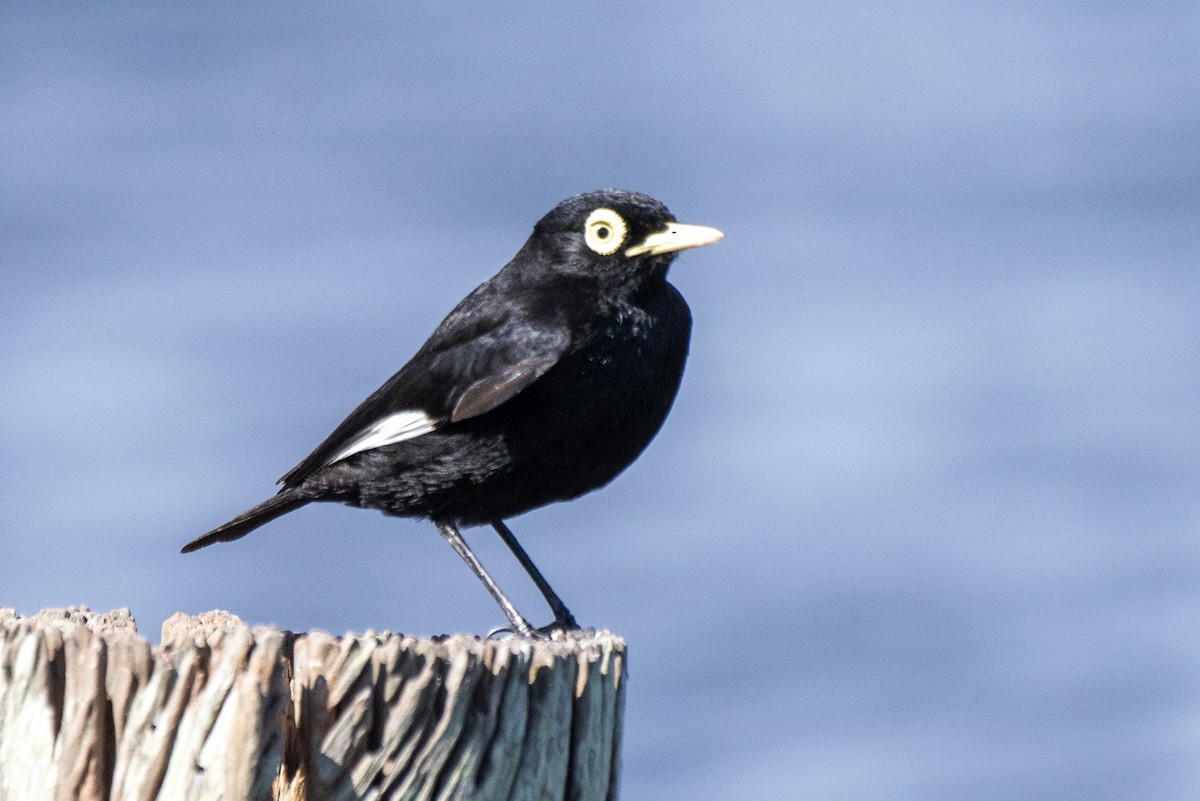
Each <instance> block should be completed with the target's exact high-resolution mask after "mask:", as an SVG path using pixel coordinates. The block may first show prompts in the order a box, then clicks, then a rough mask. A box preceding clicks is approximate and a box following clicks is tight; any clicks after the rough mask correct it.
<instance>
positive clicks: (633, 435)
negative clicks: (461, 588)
mask: <svg viewBox="0 0 1200 801" xmlns="http://www.w3.org/2000/svg"><path fill="white" fill-rule="evenodd" d="M722 236H723V234H722V233H721V232H720V231H718V230H716V229H714V228H705V227H702V226H695V225H683V224H680V223H677V222H675V218H674V217H673V216H672V215H671V213H670V212H669V211H668V210H667V208H666V206H664V205H663V204H662V203H659V202H658V201H657V200H655V199H654V198H652V197H649V196H647V195H643V194H639V193H636V192H626V191H622V190H617V189H603V190H600V191H596V192H588V193H585V194H582V195H577V196H576V197H573V198H570V199H568V200H565V201H563V202H562V203H560V204H558V205H557V206H556V207H555V208H554V209H553V210H552V211H551V212H550V213H549V214H547V215H546V216H545V217H543V218H542V219H541V220H540V221H539V222H538V223H537V225H536V226H534V229H533V234H532V235H531V236H530V237H529V239H528V241H526V243H525V244H524V246H522V248H521V249H520V251H518V252H517V255H516V256H514V257H513V259H512V261H510V262H509V263H508V264H507V265H505V267H504V269H502V270H501V271H500V272H499V273H497V274H496V275H495V276H493V277H492V278H490V279H489V280H487V281H485V282H484V283H483V284H482V285H480V286H479V287H478V288H477V289H475V291H473V292H472V293H471V294H469V295H467V297H466V298H465V299H463V301H462V302H461V303H459V304H458V306H457V307H455V309H454V311H452V312H450V314H449V315H448V316H447V317H446V319H445V320H443V321H442V323H441V325H439V326H438V327H437V329H436V330H435V331H434V332H433V335H432V336H430V337H429V340H428V341H427V342H426V343H425V344H424V345H422V346H421V349H420V350H418V351H417V353H416V355H415V356H413V358H412V360H411V361H409V362H408V364H406V365H404V367H402V368H401V369H400V372H398V373H396V374H395V375H394V376H392V377H391V378H390V379H389V380H388V381H387V383H385V384H384V385H383V386H382V387H380V388H379V389H378V390H376V391H375V392H374V393H373V394H372V395H371V396H370V397H369V398H367V399H366V400H365V401H363V403H362V405H360V406H359V407H358V408H357V409H355V410H354V411H353V412H351V414H350V416H349V417H347V418H346V419H345V421H344V422H342V424H341V425H339V426H338V427H337V428H336V429H334V431H333V433H332V434H330V435H329V436H328V437H327V438H326V439H325V441H324V442H322V443H321V444H320V445H318V446H317V449H316V450H314V451H313V452H312V453H311V454H310V455H309V456H308V457H307V458H306V459H305V460H304V461H302V462H300V464H298V465H296V467H294V468H292V469H291V470H290V471H289V472H288V473H287V474H286V475H285V476H284V477H283V478H281V479H280V480H279V483H280V484H282V485H283V486H282V488H281V489H280V490H279V492H278V494H276V495H275V496H274V497H272V498H270V499H268V500H266V501H264V502H263V503H260V504H259V505H258V506H255V507H254V508H252V509H250V510H248V511H246V512H244V513H243V514H241V515H239V516H238V517H235V518H234V519H233V520H230V521H229V522H228V523H225V524H224V525H222V526H218V527H217V528H215V529H213V530H212V531H210V532H209V533H208V534H205V535H204V536H203V537H200V538H199V539H196V540H193V541H192V542H189V543H188V544H187V545H185V546H184V547H183V551H184V553H187V552H189V551H194V550H197V549H199V548H203V547H205V546H206V545H211V544H213V543H215V542H228V541H229V540H235V539H238V538H239V537H244V536H245V535H246V534H249V533H250V532H251V531H253V530H254V529H256V528H258V527H259V526H261V525H263V524H264V523H266V522H268V521H270V520H273V519H275V518H276V517H279V516H280V515H283V514H286V513H287V512H290V511H292V510H294V509H298V508H299V507H301V506H304V505H305V504H308V503H311V502H313V501H337V502H340V503H345V504H349V505H351V506H358V507H362V508H365V509H378V510H379V511H381V512H383V513H384V514H388V515H398V516H404V517H427V518H429V519H430V520H432V521H433V523H434V524H435V525H436V526H437V529H438V532H439V533H440V534H441V535H442V537H444V538H445V539H446V541H447V542H449V543H450V545H451V546H453V547H454V549H455V551H457V552H458V554H459V556H461V557H462V558H463V560H465V561H466V562H467V564H468V565H469V566H470V568H471V570H472V571H474V573H475V574H476V576H478V577H479V579H480V581H482V582H483V583H484V585H485V586H486V587H487V589H488V591H489V592H491V594H492V596H493V597H494V598H495V599H496V601H497V603H499V604H500V607H501V608H502V609H503V610H504V613H505V615H506V616H507V617H508V619H509V622H510V623H511V625H512V628H513V629H514V630H516V631H517V632H519V633H520V634H522V635H524V636H536V632H535V631H534V630H533V628H532V627H531V626H530V625H529V623H528V622H527V621H526V620H525V618H523V617H521V615H520V614H519V613H518V612H517V610H516V608H515V607H514V606H513V604H512V603H511V602H509V600H508V599H507V598H506V597H505V596H504V594H503V593H502V592H501V591H500V588H499V587H497V586H496V583H495V582H494V581H493V580H492V579H491V577H490V576H489V575H488V574H487V572H486V571H485V570H484V569H483V566H482V565H481V564H480V563H479V560H478V559H476V558H475V555H474V554H473V553H472V552H471V550H470V549H469V548H468V547H467V544H466V542H464V540H463V538H462V536H461V534H459V531H458V527H459V526H470V525H479V524H491V525H492V526H493V527H494V528H495V529H496V531H497V533H499V534H500V536H501V537H502V538H503V539H504V541H505V543H506V544H507V545H508V546H509V548H510V549H511V550H512V551H513V554H514V555H515V556H516V557H517V559H518V560H519V561H520V562H521V565H522V566H523V567H524V568H525V570H526V571H527V572H528V573H529V575H530V577H531V578H532V579H533V581H534V582H535V583H536V584H537V586H538V589H539V590H540V591H541V593H542V595H543V596H544V597H545V599H546V601H547V603H549V605H550V607H551V610H552V611H553V612H554V626H555V627H559V628H578V626H577V625H576V623H575V619H574V617H573V616H572V615H571V613H570V612H569V611H568V610H567V608H566V606H565V605H564V604H563V603H562V601H561V600H559V598H558V596H557V595H556V594H555V593H554V591H553V590H552V589H551V588H550V585H549V584H548V583H547V582H546V580H545V579H544V578H542V576H541V574H540V573H539V572H538V570H537V568H536V567H535V566H534V564H533V562H532V561H531V560H530V559H529V557H528V555H526V553H525V551H524V550H523V549H522V548H521V546H520V544H519V543H518V542H517V540H516V538H515V537H513V535H512V532H511V531H509V529H508V527H507V526H505V525H504V523H503V520H504V518H507V517H511V516H513V515H517V514H520V513H522V512H525V511H528V510H530V509H533V508H535V507H538V506H543V505H545V504H548V503H551V502H553V501H563V500H568V499H570V498H575V497H578V496H580V495H582V494H584V493H585V492H589V491H591V490H594V489H597V488H598V487H602V486H604V485H605V484H607V483H608V482H609V481H611V480H612V479H613V478H615V477H616V476H617V474H618V473H620V472H621V471H622V470H624V469H625V468H626V467H627V466H628V465H629V464H630V463H631V462H632V461H633V460H634V459H635V458H637V456H638V454H640V453H641V452H642V450H643V449H644V448H645V447H646V445H647V444H649V442H650V440H651V439H652V438H653V437H654V435H655V434H656V433H657V432H658V429H659V427H660V426H661V425H662V422H663V420H664V419H665V418H666V415H667V412H668V410H669V409H670V408H671V403H672V402H673V401H674V399H675V393H676V391H677V390H678V389H679V381H680V378H681V376H682V374H683V365H684V361H685V360H686V358H687V351H688V339H689V337H690V334H691V325H692V322H691V313H690V312H689V310H688V307H687V304H686V303H685V302H684V300H683V298H682V296H680V294H679V292H678V291H677V290H676V289H675V287H673V286H671V284H669V283H668V282H667V268H668V267H670V265H671V262H672V261H673V260H674V259H675V254H676V252H678V251H680V250H685V249H687V248H694V247H700V246H702V245H708V244H711V243H713V242H716V241H718V240H719V239H721V238H722Z"/></svg>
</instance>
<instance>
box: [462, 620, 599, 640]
mask: <svg viewBox="0 0 1200 801" xmlns="http://www.w3.org/2000/svg"><path fill="white" fill-rule="evenodd" d="M579 630H580V626H579V624H578V623H576V622H575V618H574V617H573V616H570V615H568V616H567V618H566V620H556V621H554V622H553V623H548V624H546V625H545V626H539V627H538V628H536V629H534V628H531V629H529V630H528V631H520V630H516V629H514V628H513V627H512V626H497V627H496V628H494V629H492V630H491V631H489V632H488V633H487V636H486V637H484V639H485V640H492V639H502V638H505V637H524V638H525V639H527V640H558V639H562V636H561V635H562V634H563V633H565V632H568V631H579ZM555 634H559V635H560V636H557V637H556V636H555Z"/></svg>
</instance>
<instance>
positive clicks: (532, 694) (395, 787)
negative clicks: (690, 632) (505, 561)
mask: <svg viewBox="0 0 1200 801" xmlns="http://www.w3.org/2000/svg"><path fill="white" fill-rule="evenodd" d="M624 692H625V644H624V642H623V641H622V640H621V639H620V638H618V637H615V636H613V635H612V634H610V633H608V632H591V631H586V632H577V633H574V634H570V635H567V636H564V637H562V638H561V639H558V640H554V641H549V642H530V641H526V640H521V639H503V640H481V639H478V638H474V637H466V636H454V637H445V638H435V639H431V640H414V639H412V638H410V637H405V636H403V635H399V634H390V633H386V632H385V633H382V634H375V633H373V632H368V633H366V634H364V635H362V636H345V637H332V636H330V635H327V634H324V633H321V632H311V633H308V634H292V633H290V632H286V631H279V630H277V629H272V628H265V627H261V628H254V629H250V628H248V627H246V626H245V625H244V624H243V623H242V622H241V621H240V620H238V619H237V618H236V617H234V616H233V615H230V614H228V613H224V612H209V613H206V614H204V615H200V616H198V617H186V616H184V615H175V616H174V617H172V618H171V619H170V620H168V621H167V622H166V623H165V624H163V635H162V644H161V645H159V646H157V647H152V646H151V645H150V644H149V643H148V642H147V641H146V640H145V639H144V638H143V637H141V636H140V635H139V634H138V633H137V629H136V626H135V624H134V621H133V618H132V617H131V616H130V614H129V612H128V610H116V611H113V612H110V613H107V614H101V613H95V612H91V611H89V610H88V609H87V608H86V607H83V608H79V609H75V608H71V609H58V610H45V611H43V612H41V613H39V614H38V615H36V616H34V617H31V618H22V617H19V616H17V615H15V614H13V612H12V611H11V610H6V609H0V801H42V799H47V800H49V799H54V800H55V801H58V800H60V799H83V800H85V801H93V800H95V801H99V800H100V799H103V800H104V801H108V800H109V799H113V800H114V801H117V800H120V801H150V800H151V799H162V801H190V800H191V799H195V800H196V801H201V800H202V799H203V800H207V799H223V800H224V801H241V799H288V800H289V801H300V800H301V799H304V800H306V801H324V800H325V799H336V800H337V801H351V800H354V801H366V800H367V799H380V800H382V799H489V800H491V799H510V798H511V799H612V798H615V797H616V793H617V783H618V777H619V771H620V761H619V756H620V746H621V716H622V711H623V703H624Z"/></svg>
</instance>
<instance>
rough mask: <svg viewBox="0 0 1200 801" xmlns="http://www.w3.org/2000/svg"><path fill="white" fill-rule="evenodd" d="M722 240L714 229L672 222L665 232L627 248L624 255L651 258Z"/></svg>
mask: <svg viewBox="0 0 1200 801" xmlns="http://www.w3.org/2000/svg"><path fill="white" fill-rule="evenodd" d="M724 238H725V234H723V233H721V232H720V231H718V230H717V229H716V228H709V227H707V226H704V225H684V224H683V223H676V222H673V223H669V224H668V225H667V228H666V230H665V231H658V232H657V233H653V234H650V235H649V236H647V237H646V238H645V239H643V240H642V241H641V243H640V244H637V245H634V246H632V247H630V248H628V249H627V250H626V251H625V255H626V256H630V257H632V256H642V255H645V254H647V253H648V254H650V255H651V256H657V255H659V254H661V253H674V252H675V251H677V250H687V249H688V248H699V247H704V246H705V245H711V244H712V243H713V242H720V241H721V240H722V239H724Z"/></svg>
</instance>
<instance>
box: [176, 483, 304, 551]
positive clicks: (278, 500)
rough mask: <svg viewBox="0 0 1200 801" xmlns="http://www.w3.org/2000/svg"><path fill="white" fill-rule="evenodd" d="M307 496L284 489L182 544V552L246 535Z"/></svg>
mask: <svg viewBox="0 0 1200 801" xmlns="http://www.w3.org/2000/svg"><path fill="white" fill-rule="evenodd" d="M309 500H310V499H309V498H303V497H300V496H299V495H298V494H297V493H295V492H294V491H292V490H290V489H285V490H283V491H282V492H280V493H279V494H278V495H275V496H273V497H271V498H268V499H267V500H265V501H263V502H262V503H260V504H259V505H258V506H255V507H254V508H252V509H247V510H246V511H244V512H242V513H241V514H240V515H238V516H237V517H235V518H233V519H232V520H230V521H229V522H228V523H224V524H222V525H220V526H217V527H216V528H214V529H213V530H212V531H210V532H208V533H207V534H205V535H204V536H203V537H197V538H196V539H194V540H192V541H191V542H189V543H188V544H187V545H185V546H183V549H182V551H181V552H182V553H191V552H192V551H198V550H200V549H201V548H204V547H206V546H208V545H212V544H213V543H215V542H230V541H231V540H236V539H239V538H241V537H244V536H246V535H247V534H249V533H250V532H251V531H254V529H256V528H258V527H259V526H261V525H263V524H264V523H269V522H271V521H272V520H274V519H275V518H277V517H279V516H280V515H285V514H287V513H288V512H290V511H292V510H293V509H299V508H300V507H301V506H304V505H305V504H306V503H308V502H309Z"/></svg>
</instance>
